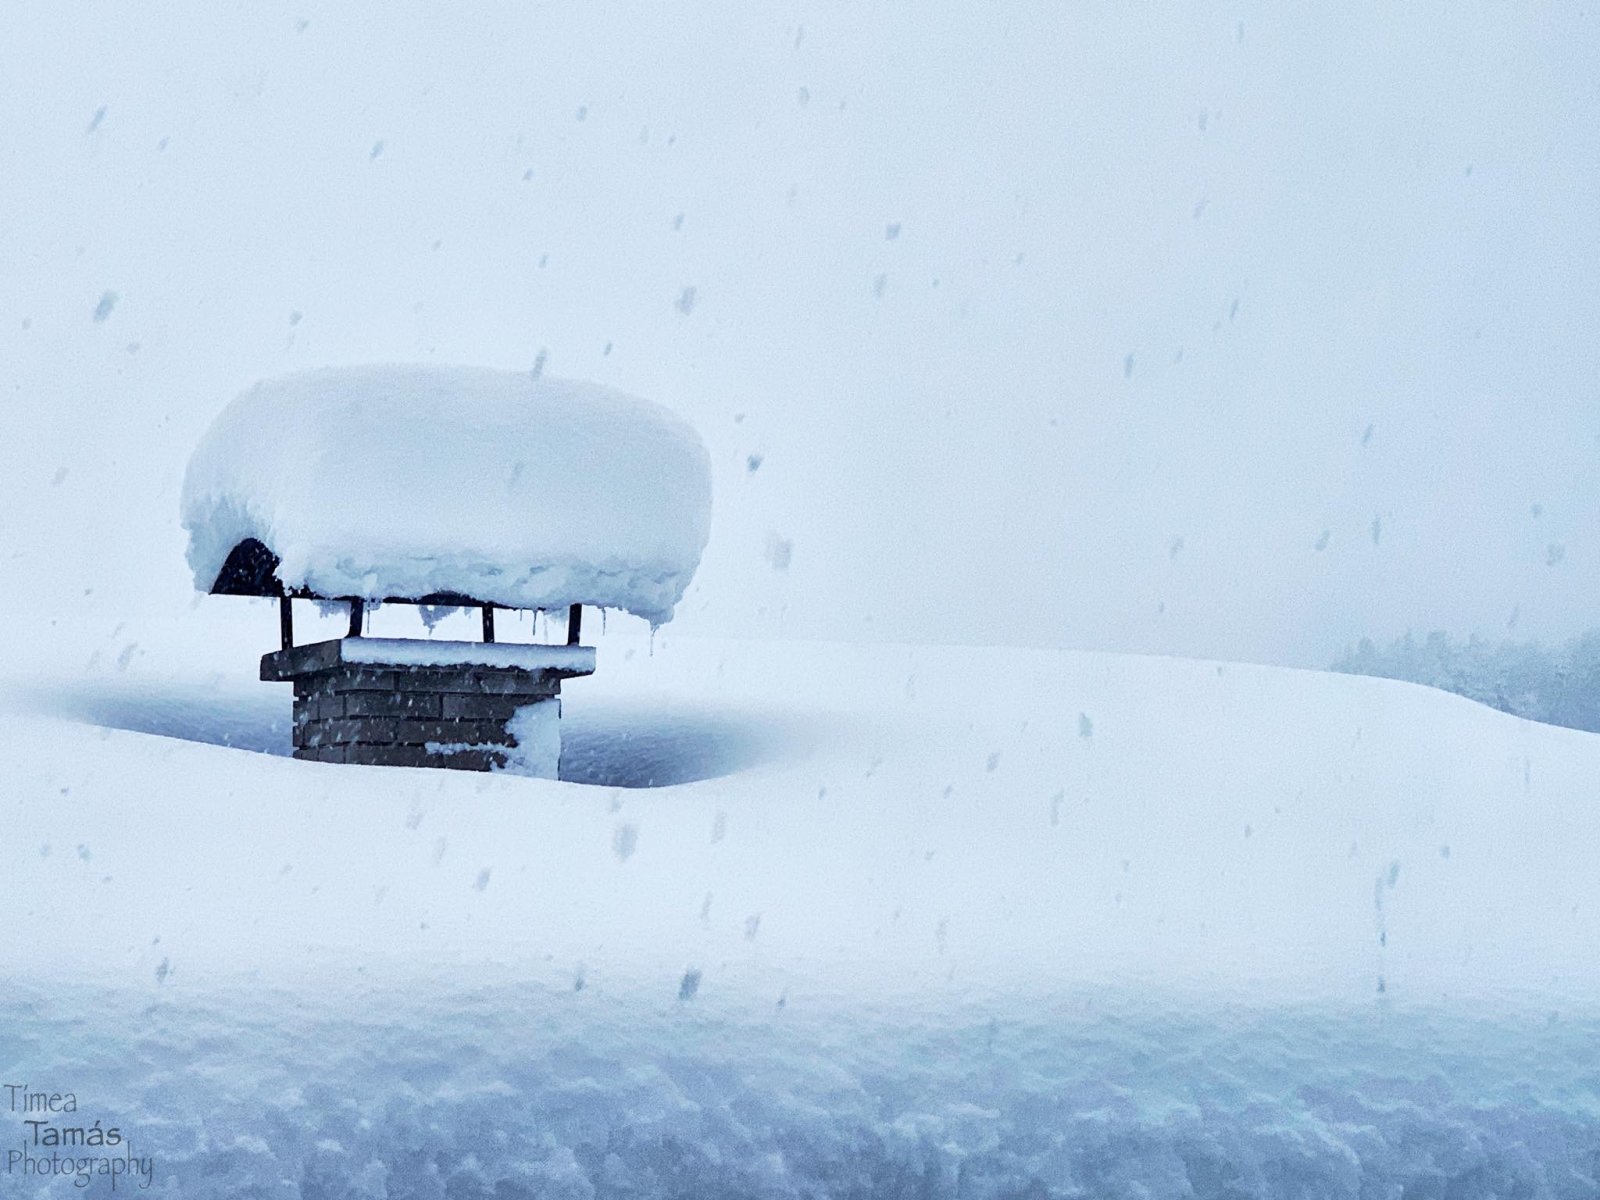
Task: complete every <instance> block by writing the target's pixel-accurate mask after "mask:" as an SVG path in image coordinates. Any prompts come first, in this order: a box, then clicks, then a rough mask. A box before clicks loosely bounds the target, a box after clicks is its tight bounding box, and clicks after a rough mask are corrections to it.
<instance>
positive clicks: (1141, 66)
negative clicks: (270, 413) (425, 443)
mask: <svg viewBox="0 0 1600 1200" xmlns="http://www.w3.org/2000/svg"><path fill="white" fill-rule="evenodd" d="M1322 7H1323V6H1311V5H1305V6H1301V5H1260V4H1251V3H1210V2H1201V3H1192V2H1187V0H1186V2H1184V3H1175V2H1174V3H1162V4H1150V5H1140V6H1128V5H1126V4H1121V3H1110V2H1104V3H1072V4H1045V3H1006V4H977V3H974V4H969V5H964V6H960V5H943V6H930V5H924V4H915V5H913V4H901V5H891V4H874V5H862V4H852V3H836V4H835V3H811V2H802V3H795V4H789V5H772V4H747V3H742V2H740V3H735V2H731V0H725V2H718V3H704V4H696V5H664V4H643V3H641V4H636V5H611V4H587V3H586V4H552V5H518V4H511V3H494V4H461V5H452V6H448V8H445V7H443V6H438V5H421V4H395V3H389V2H385V3H382V4H379V3H368V4H356V3H351V4H338V5H335V4H318V3H305V4H270V3H257V4H251V5H236V6H219V5H216V4H214V3H199V2H198V0H195V2H192V3H176V2H175V3H152V4H143V5H118V4H111V3H69V2H65V0H63V2H61V3H54V4H49V5H21V4H8V5H4V6H0V397H3V398H0V415H3V421H0V595H3V596H4V599H3V600H0V605H3V606H4V607H5V610H6V611H7V612H9V613H10V614H11V616H10V618H9V628H10V629H11V630H12V631H13V632H12V633H11V634H10V635H9V636H16V637H32V636H35V634H36V633H37V634H44V633H48V632H50V631H51V629H52V627H51V626H50V624H49V621H51V620H53V621H56V622H57V625H56V626H54V627H53V628H54V631H55V633H56V635H57V636H62V635H64V634H65V632H66V631H68V630H71V631H73V632H72V636H74V637H79V636H87V637H90V638H104V637H106V636H110V634H111V630H112V629H114V628H115V627H116V626H118V625H121V624H124V623H127V622H133V623H135V624H136V623H137V622H138V621H140V620H150V619H156V618H160V617H162V616H164V615H165V616H170V615H172V614H174V613H182V612H184V611H186V610H187V608H188V606H189V605H190V604H191V603H192V591H191V584H190V580H189V578H188V576H187V574H186V569H185V566H184V562H183V554H182V547H183V535H182V532H181V530H180V529H179V528H178V524H177V511H176V510H177V498H178V488H179V485H180V482H181V479H182V473H183V468H184V464H185V462H186V460H187V457H188V454H189V451H190V449H191V448H192V446H193V445H194V443H195V441H196V440H197V439H198V437H199V436H200V434H201V432H202V430H203V429H204V428H205V425H206V423H207V422H208V421H209V420H210V419H211V418H212V416H213V415H214V414H215V413H216V411H217V410H218V409H219V408H220V407H221V405H222V404H224V403H225V402H226V401H227V400H228V399H229V398H230V397H231V396H232V395H233V394H235V393H236V392H237V391H239V390H240V389H242V388H244V387H245V386H247V385H248V384H250V383H251V382H252V381H254V380H255V379H257V378H259V377H261V376H264V375H270V374H276V373H279V372H283V371H289V370H294V369H297V368H302V367H310V366H317V365H324V364H330V363H356V362H367V361H435V360H436V361H440V362H466V363H480V364H487V365H493V366H501V367H509V368H530V369H531V368H532V367H533V365H534V363H535V362H536V361H537V360H538V359H539V357H540V356H541V355H543V356H544V370H545V371H547V372H548V373H550V374H554V375H566V376H574V377H579V378H587V379H595V380H600V381H603V382H606V383H609V384H613V385H616V386H619V387H622V388H625V389H628V390H630V391H634V392H637V393H639V394H642V395H645V396H648V397H651V398H653V399H656V400H659V401H662V402H664V403H666V404H668V405H670V406H672V407H674V408H676V409H678V410H679V411H680V412H682V413H684V414H685V415H687V416H688V417H690V418H691V419H692V420H693V421H694V422H695V423H696V424H697V425H698V427H699V428H700V430H701V432H702V434H703V436H704V437H705V439H706V441H707V444H708V445H709V446H710V448H711V451H712V455H713V458H714V461H715V464H716V470H717V477H716V486H717V497H716V522H715V527H714V531H713V536H712V542H711V545H710V548H709V550H708V552H707V555H706V559H705V563H704V565H703V567H702V570H701V573H700V575H699V577H698V579H697V582H696V584H695V586H694V588H693V590H692V591H691V593H690V594H689V596H688V597H687V598H686V600H685V602H684V604H683V606H682V608H681V609H680V617H679V621H678V623H677V624H676V625H675V628H679V629H681V630H682V631H683V632H686V633H687V632H696V631H712V630H715V631H718V632H724V633H730V634H735V635H741V636H743V635H750V636H778V637H814V636H825V637H848V638H872V639H879V638H882V639H896V640H939V641H945V640H959V641H980V642H988V641H993V642H1034V643H1051V644H1063V645H1069V646H1073V647H1085V648H1104V649H1120V650H1133V651H1154V652H1163V653H1178V654H1192V655H1204V656H1226V657H1233V658H1243V659H1254V660H1259V661H1267V662H1287V663H1293V664H1309V665H1324V664H1326V663H1327V662H1328V661H1329V660H1330V659H1331V658H1332V657H1333V656H1334V655H1335V654H1336V653H1337V651H1338V650H1339V649H1341V648H1342V647H1343V646H1345V645H1346V644H1347V643H1349V642H1351V641H1353V640H1354V639H1355V638H1357V637H1359V636H1361V635H1370V636H1373V637H1376V638H1386V637H1391V636H1394V635H1396V634H1399V633H1401V632H1403V631H1404V630H1406V629H1407V628H1408V627H1414V628H1417V629H1419V630H1420V629H1429V628H1435V627H1438V628H1447V629H1450V630H1452V631H1453V632H1455V633H1456V634H1459V635H1465V634H1468V633H1472V632H1477V633H1481V634H1483V635H1486V636H1492V637H1503V636H1515V637H1518V638H1531V637H1539V638H1558V637H1563V636H1567V635H1569V634H1572V633H1575V632H1577V631H1578V630H1580V629H1584V628H1587V627H1590V626H1592V625H1596V624H1600V602H1597V600H1596V597H1597V596H1600V543H1597V539H1596V536H1595V532H1596V529H1597V527H1600V524H1597V518H1600V511H1597V510H1600V475H1597V471H1596V466H1597V459H1600V336H1597V335H1600V70H1597V69H1596V68H1597V64H1600V14H1597V13H1595V12H1594V11H1591V10H1586V9H1585V8H1584V7H1582V6H1580V5H1577V4H1568V3H1550V4H1540V5H1534V4H1525V5H1524V4H1517V5H1513V4H1497V5H1481V4H1480V5H1474V4H1468V5H1461V4H1457V3H1432V2H1430V3H1415V4H1409V5H1405V6H1397V5H1393V4H1390V3H1383V2H1378V0H1372V2H1370V3H1362V2H1358V3H1351V4H1345V5H1340V6H1336V7H1337V11H1332V10H1330V11H1327V12H1323V11H1319V10H1320V9H1321V8H1322ZM690 289H692V291H691V290H690ZM536 435H537V431H536V430H533V431H530V436H536ZM359 452H360V448H359V447H356V446H353V447H351V453H352V454H358V453H359ZM785 564H786V565H785ZM225 603H227V602H225V601H214V602H210V603H209V604H208V605H206V606H202V607H201V608H199V609H198V610H197V611H196V612H195V613H194V614H193V616H192V619H193V620H195V621H197V622H198V621H204V620H208V619H210V618H209V617H208V615H207V614H208V613H209V612H210V611H211V610H212V609H213V608H214V607H215V606H216V605H221V604H225ZM272 636H273V630H272V628H271V626H270V623H269V624H268V625H267V626H264V633H263V637H264V639H265V640H266V641H267V642H268V643H270V640H271V638H272Z"/></svg>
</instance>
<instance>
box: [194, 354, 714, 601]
mask: <svg viewBox="0 0 1600 1200" xmlns="http://www.w3.org/2000/svg"><path fill="white" fill-rule="evenodd" d="M182 514H183V525H184V528H185V529H186V530H188V533H189V549H188V558H189V565H190V566H191V567H192V568H193V570H194V578H195V586H196V587H197V588H199V589H200V590H201V591H213V590H216V585H217V583H218V577H219V575H220V574H221V573H222V570H223V567H224V565H225V564H226V563H228V561H229V556H230V555H231V554H233V553H234V551H235V549H236V548H238V547H240V546H241V545H243V544H245V543H248V542H250V541H251V540H254V541H255V542H259V543H260V544H261V546H262V547H265V549H266V550H267V551H270V554H271V556H273V557H275V558H276V559H277V563H276V566H275V570H274V572H273V573H274V575H275V576H276V579H275V581H274V582H273V586H272V587H271V588H268V589H263V590H267V591H273V592H275V591H277V590H279V588H280V587H281V589H282V590H285V591H289V592H294V593H299V594H310V595H317V596H324V597H343V596H354V597H361V598H364V599H375V600H383V599H420V598H422V597H428V596H439V595H455V596H459V597H463V598H469V599H471V600H474V601H478V602H480V603H494V604H503V605H507V606H510V607H516V608H562V607H565V606H567V605H570V604H590V605H598V606H602V607H606V608H619V609H625V610H626V611H628V612H632V613H636V614H638V615H639V616H641V617H644V618H646V619H647V620H650V621H652V622H662V621H665V620H667V619H669V618H670V617H671V616H672V610H673V607H674V606H675V605H676V604H677V603H678V601H679V600H680V599H681V598H682V596H683V592H684V589H685V588H686V587H687V586H688V584H689V579H690V577H691V576H692V575H693V574H694V571H695V568H696V567H697V566H698V565H699V562H700V553H701V551H702V550H703V549H704V548H705V544H706V537H707V535H708V533H709V530H710V523H711V468H710V459H709V456H708V455H707V454H706V450H705V447H704V446H703V445H702V444H701V441H700V439H699V437H698V435H697V434H696V433H695V431H694V430H693V429H692V428H690V427H689V425H688V424H687V423H685V422H684V421H683V420H682V419H680V418H679V417H677V416H676V415H675V414H673V413H671V412H669V411H667V410H666V409H664V408H662V407H660V406H659V405H656V404H652V403H650V402H649V401H647V400H640V399H638V398H636V397H633V396H629V395H626V394H624V393H622V392H618V391H614V390H612V389H611V388H606V387H601V386H599V385H596V384H590V383H580V382H575V381H570V380H561V379H544V378H535V377H534V376H533V375H532V374H530V373H526V372H508V371H493V370H485V369H480V368H473V367H437V366H372V367H339V368H327V369H323V370H317V371H308V372H304V373H300V374H295V375H289V376H284V377H282V378H277V379H269V380H265V381H263V382H261V383H258V384H256V385H255V386H254V387H252V388H250V389H249V390H248V391H246V392H245V393H244V394H243V395H241V396H239V397H238V399H236V400H234V401H233V403H231V404H230V405H228V407H227V408H226V409H224V410H223V411H222V413H221V414H220V415H219V416H218V417H217V419H216V420H215V421H214V422H213V423H212V425H211V428H210V429H209V430H208V431H207V433H206V435H205V437H204V438H203V439H202V441H201V443H200V445H199V447H198V448H197V449H196V450H195V453H194V456H193V458H192V459H191V460H190V462H189V470H188V474H187V476H186V477H185V479H184V486H183V500H182ZM252 549H257V550H258V552H259V548H255V547H252ZM269 561H270V560H269ZM233 590H257V589H254V588H236V589H233Z"/></svg>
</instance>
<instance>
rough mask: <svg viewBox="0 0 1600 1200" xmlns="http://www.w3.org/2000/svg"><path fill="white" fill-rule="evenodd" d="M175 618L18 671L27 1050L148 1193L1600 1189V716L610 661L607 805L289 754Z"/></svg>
mask: <svg viewBox="0 0 1600 1200" xmlns="http://www.w3.org/2000/svg"><path fill="white" fill-rule="evenodd" d="M241 609H242V610H244V612H245V613H247V614H248V615H250V616H251V617H252V619H254V618H259V624H260V625H261V628H262V630H263V631H264V632H266V633H267V634H268V635H270V631H271V628H272V611H271V606H270V604H268V603H266V602H249V601H245V602H240V604H239V605H237V606H229V607H228V609H227V612H228V613H229V614H230V619H231V615H233V614H238V613H239V612H240V610H241ZM187 632H189V631H188V630H184V629H175V630H173V631H172V633H171V636H170V639H169V641H168V642H167V643H166V644H163V643H162V641H160V640H159V639H158V638H157V637H156V636H155V632H154V631H146V634H145V636H146V637H147V638H148V639H149V640H148V641H147V642H146V643H144V644H145V645H146V646H147V647H148V651H149V652H148V654H146V655H144V656H142V657H141V656H135V657H131V658H129V660H128V661H127V663H126V664H125V665H124V666H123V667H122V668H119V667H117V666H116V665H114V664H111V663H107V664H106V665H104V666H102V667H98V668H93V669H91V670H90V671H89V672H88V673H87V674H83V673H81V672H79V671H77V670H74V672H72V674H71V675H70V680H71V681H70V682H68V683H61V682H56V681H54V680H53V679H52V678H51V677H50V675H49V674H48V673H47V672H46V671H44V670H43V668H42V667H41V668H40V669H39V670H37V671H35V672H34V673H33V675H32V676H31V678H29V679H27V680H26V681H19V682H17V683H14V684H12V685H11V686H9V687H5V688H0V740H3V742H4V744H5V745H6V746H7V748H8V757H7V759H6V761H5V763H4V765H3V766H0V772H3V774H0V784H3V791H0V796H3V797H4V800H5V803H6V816H5V825H4V829H5V836H4V838H0V879H4V880H5V883H6V889H7V906H6V913H5V915H6V920H5V921H4V922H3V923H0V961H4V962H5V963H6V964H7V973H6V977H5V983H4V986H3V987H0V1076H4V1078H5V1080H7V1081H9V1080H12V1079H27V1080H29V1081H31V1082H34V1083H44V1084H50V1083H52V1081H54V1080H60V1081H61V1083H60V1086H63V1087H65V1086H69V1085H70V1086H73V1087H74V1088H75V1089H76V1090H77V1091H79V1092H80V1093H82V1094H83V1095H84V1096H89V1097H93V1103H94V1104H96V1105H100V1106H102V1107H100V1108H96V1109H94V1110H93V1112H92V1114H91V1115H103V1117H104V1119H109V1118H111V1117H115V1118H116V1119H117V1120H119V1121H124V1122H126V1124H127V1125H128V1126H129V1127H131V1128H132V1129H134V1130H135V1132H136V1133H137V1136H138V1137H139V1138H141V1139H143V1142H142V1144H143V1145H145V1146H146V1147H147V1148H148V1152H149V1153H150V1154H151V1155H153V1156H155V1157H156V1158H158V1159H159V1160H160V1164H161V1165H160V1166H159V1168H158V1177H159V1179H160V1180H161V1183H160V1187H161V1188H163V1189H165V1190H164V1191H161V1192H158V1193H157V1194H164V1195H173V1196H178V1195H182V1196H205V1195H216V1194H224V1193H226V1194H256V1195H274V1196H279V1195H281V1196H304V1197H313V1196H329V1195H362V1196H426V1197H444V1196H452V1197H453V1196H532V1195H556V1196H580V1197H585V1196H621V1195H625V1194H626V1195H638V1196H688V1195H694V1196H710V1197H720V1196H762V1197H765V1196H774V1197H776V1196H841V1195H850V1196H878V1195H918V1196H933V1197H944V1196H951V1197H955V1196H963V1197H968V1196H982V1197H990V1196H993V1197H1017V1196H1033V1195H1057V1196H1079V1197H1101V1196H1111V1197H1130V1198H1132V1197H1141V1198H1148V1197H1173V1198H1177V1197H1207V1198H1212V1197H1214V1198H1216V1200H1222V1198H1224V1197H1226V1198H1228V1200H1238V1198H1240V1197H1252V1198H1253V1197H1262V1198H1266V1197H1272V1198H1276V1197H1282V1196H1290V1197H1318V1198H1321V1197H1351V1198H1356V1197H1360V1198H1362V1200H1367V1198H1370V1197H1401V1196H1414V1197H1429V1198H1430V1200H1431V1198H1435V1197H1437V1198H1439V1200H1444V1198H1450V1200H1455V1198H1457V1197H1460V1198H1468V1200H1486V1198H1489V1197H1502V1196H1531V1197H1560V1198H1563V1200H1564V1198H1566V1197H1576V1196H1592V1195H1594V1194H1595V1193H1594V1188H1595V1181H1596V1170H1597V1164H1600V1075H1597V1074H1596V1072H1595V1070H1594V1068H1593V1061H1594V1060H1593V1054H1592V1047H1593V1045H1594V1039H1595V1037H1596V1036H1597V1035H1600V1004H1597V1003H1596V1001H1595V997H1596V996H1597V995H1600V926H1597V923H1596V922H1594V921H1593V920H1592V918H1591V916H1590V914H1592V913H1593V912H1594V911H1596V910H1597V908H1600V876H1597V873H1596V872H1595V871H1594V870H1593V863H1592V858H1593V847H1594V845H1595V844H1596V842H1597V840H1600V816H1597V815H1596V808H1595V803H1594V795H1595V790H1594V780H1595V779H1596V778H1600V739H1597V738H1595V737H1594V736H1592V735H1586V734H1580V733H1576V732H1574V731H1570V730H1562V729H1552V728H1548V727H1542V726H1535V725H1531V724H1529V723H1527V722H1523V721H1519V720H1516V719H1514V718H1510V717H1507V716H1505V715H1503V714H1499V713H1496V712H1493V711H1490V710H1488V709H1485V708H1483V707H1481V706H1478V705H1474V704H1472V703H1470V702H1468V701H1465V700H1462V699H1460V698H1458V697H1453V696H1448V695H1444V694H1442V693H1437V692H1432V691H1430V690H1428V689H1424V688H1419V687H1415V686H1411V685H1406V684H1397V683H1392V682H1388V681H1382V680H1371V679H1362V678H1354V677H1348V676H1337V675H1328V674H1320V673H1312V672H1300V671H1288V670H1281V669H1271V668H1260V667H1242V666H1236V665H1231V664H1217V663H1204V662H1191V661H1179V660H1163V659H1147V658H1128V657H1119V656H1112V655H1095V654H1070V653H1064V652H1031V651H1011V650H997V649H993V648H988V649H970V650H969V649H962V648H949V647H945V648H918V647H860V646H856V647H849V646H837V645H821V644H807V645H761V644H740V643H724V642H702V641H696V640H692V639H678V638H671V637H667V638H659V639H658V640H657V643H656V645H655V649H654V653H653V654H652V653H651V652H650V648H649V646H648V645H647V644H646V643H643V642H635V641H632V640H630V639H625V638H615V637H614V638H611V639H608V640H604V641H602V643H601V645H600V647H599V670H598V673H597V674H596V675H595V676H593V677H590V678H585V679H582V680H576V681H572V682H570V683H569V684H567V685H566V687H565V688H564V689H563V709H564V718H563V734H564V742H565V746H564V753H563V764H562V765H563V771H564V773H565V774H566V777H567V778H568V779H569V780H573V779H581V780H584V781H586V784H587V785H588V786H576V785H575V784H573V783H571V782H555V781H551V780H545V779H529V778H519V777H517V776H515V775H511V774H509V773H500V774H493V775H481V776H475V775H461V774H456V773H453V772H445V771H420V770H418V771H408V770H398V769H384V768H358V767H342V766H332V765H326V764H317V763H301V762H296V761H294V760H292V759H289V758H286V757H284V754H283V751H284V750H285V749H286V741H287V737H286V728H287V713H288V700H287V697H285V696H283V695H282V692H281V689H276V688H274V687H272V686H271V685H252V684H247V683H244V682H243V681H240V682H238V683H236V684H235V683H227V682H222V681H221V680H219V678H218V676H217V674H216V672H215V670H214V665H215V663H217V662H218V661H221V659H222V658H223V656H224V654H225V652H231V653H234V654H235V655H236V654H237V647H236V643H237V642H239V641H240V640H242V638H240V637H231V638H229V639H226V644H223V643H220V642H219V644H218V645H215V646H209V647H208V646H205V645H203V644H197V643H195V642H194V641H193V640H192V639H188V640H186V639H185V636H184V635H185V634H186V633H187ZM230 647H231V649H230ZM185 654H188V655H189V656H190V658H189V659H188V660H185V658H184V655H185ZM186 661H187V662H189V663H190V664H192V665H191V666H187V667H186V666H185V665H184V664H185V662H186ZM150 662H160V663H163V664H164V670H166V671H167V672H168V674H166V675H162V676H157V675H153V674H150V673H148V671H147V668H146V667H145V666H143V665H142V664H147V663H150ZM202 664H204V665H203V666H202ZM152 735H154V736H152ZM238 747H248V749H241V748H238ZM260 750H265V751H269V753H255V752H253V751H260ZM596 785H598V786H596ZM68 918H70V919H68ZM69 1077H70V1078H69ZM5 1120H6V1114H4V1113H0V1125H3V1122H4V1121H5ZM0 1132H5V1130H4V1129H3V1128H0ZM11 1132H16V1131H15V1130H13V1131H11ZM7 1136H10V1134H9V1133H8V1134H7ZM0 1146H3V1143H0Z"/></svg>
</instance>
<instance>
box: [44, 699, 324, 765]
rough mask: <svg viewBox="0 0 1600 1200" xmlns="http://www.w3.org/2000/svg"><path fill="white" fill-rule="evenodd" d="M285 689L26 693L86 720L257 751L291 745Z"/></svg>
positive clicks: (57, 712)
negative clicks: (258, 691) (257, 691)
mask: <svg viewBox="0 0 1600 1200" xmlns="http://www.w3.org/2000/svg"><path fill="white" fill-rule="evenodd" d="M286 697H287V693H286V692H285V691H280V690H277V689H273V690H271V691H268V690H267V689H265V688H263V689H262V690H261V691H260V693H259V694H258V693H256V692H255V691H248V692H247V691H232V690H224V689H223V688H221V687H209V688H208V687H206V686H205V685H204V684H178V683H145V684H141V685H139V686H138V687H134V686H132V685H129V684H122V685H114V684H96V685H92V686H91V685H89V684H76V685H62V686H59V687H41V688H38V689H36V690H34V691H33V692H32V694H31V695H30V696H29V697H28V698H29V699H30V700H32V701H33V703H34V704H35V705H36V707H37V708H38V710H39V711H40V712H43V713H47V714H49V715H51V716H56V717H62V718H64V719H66V720H69V721H81V722H82V723H83V724H85V725H99V726H102V727H103V728H106V729H126V730H128V731H130V732H132V733H152V734H155V735H156V736H158V737H170V738H181V739H182V740H184V741H186V742H205V743H207V744H209V745H212V746H231V747H233V748H234V749H235V750H253V751H255V752H256V753H257V754H282V755H287V754H289V753H290V752H291V751H292V749H293V742H292V734H291V728H292V726H293V715H292V710H291V708H290V702H289V700H288V699H287V698H286Z"/></svg>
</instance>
